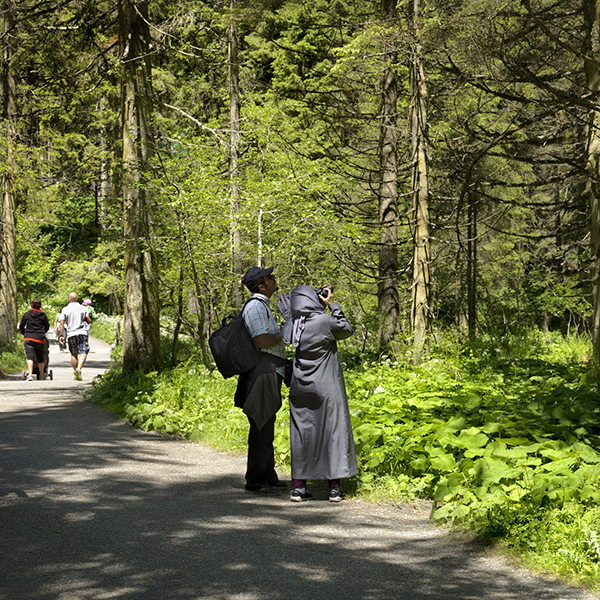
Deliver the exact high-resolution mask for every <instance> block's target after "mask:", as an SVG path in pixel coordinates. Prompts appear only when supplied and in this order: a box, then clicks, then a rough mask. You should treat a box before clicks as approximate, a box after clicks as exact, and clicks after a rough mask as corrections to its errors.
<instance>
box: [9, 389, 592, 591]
mask: <svg viewBox="0 0 600 600" xmlns="http://www.w3.org/2000/svg"><path fill="white" fill-rule="evenodd" d="M0 458H1V470H2V480H1V481H0V568H1V570H2V572H3V573H4V576H3V577H2V579H1V580H0V597H2V598H6V599H11V600H14V599H21V598H22V599H25V598H27V599H28V600H51V599H57V598H60V599H61V600H64V599H87V598H139V599H144V600H148V599H154V598H156V599H159V598H160V599H164V598H173V599H175V600H187V599H199V598H206V599H208V598H210V599H213V598H214V599H229V598H236V599H237V598H247V599H256V600H258V599H266V600H289V599H295V600H296V599H297V600H308V599H313V598H320V597H322V598H326V599H328V600H338V599H340V600H341V599H342V598H344V599H346V600H355V599H361V600H370V599H373V600H375V599H378V600H380V599H382V598H394V599H396V600H403V599H406V600H409V599H410V600H432V599H453V600H454V599H457V600H461V599H464V600H471V599H473V600H474V599H480V598H487V599H500V598H502V599H505V598H519V599H520V600H523V599H529V598H531V599H532V600H533V599H535V600H542V599H559V598H561V599H563V600H565V599H566V598H584V597H585V596H584V595H580V593H579V592H573V591H570V590H569V591H567V590H566V588H564V587H562V586H560V585H559V586H556V585H550V584H548V583H547V582H544V581H542V580H540V579H538V578H533V577H523V575H522V574H518V573H517V572H513V571H511V570H509V569H505V568H500V567H498V566H497V565H496V564H495V563H494V564H491V561H489V560H487V559H483V558H481V557H480V556H479V555H477V554H476V553H474V552H471V551H469V549H468V548H465V547H463V546H460V545H458V546H455V545H452V544H450V543H449V541H448V539H447V538H446V537H445V536H444V534H443V533H440V532H439V531H436V530H434V529H431V528H428V527H427V526H423V523H422V521H420V519H418V518H417V517H415V520H414V521H412V520H411V519H410V518H403V519H402V520H398V521H394V520H393V519H389V518H387V517H381V516H378V515H377V514H376V513H375V512H373V511H364V512H361V511H359V510H357V509H356V506H355V505H354V504H353V503H346V504H345V505H344V504H342V505H331V504H329V503H327V502H323V501H318V500H317V501H314V502H310V503H303V504H301V505H293V504H291V503H290V502H289V501H288V499H287V496H286V495H284V496H282V497H280V498H269V499H265V498H259V497H256V496H249V495H247V494H245V493H244V492H243V489H242V487H241V482H242V477H241V473H242V472H241V470H240V471H239V472H238V469H239V468H240V467H241V466H242V465H243V461H242V460H238V459H234V461H233V463H232V459H231V457H229V456H228V455H224V454H221V453H215V452H211V451H209V450H207V449H205V448H203V447H201V446H199V445H196V444H189V443H187V442H183V441H178V440H175V439H172V438H171V439H169V438H163V437H159V436H155V435H148V434H144V433H142V432H139V431H135V430H132V429H130V428H129V427H127V426H125V425H123V424H121V423H119V422H117V421H115V420H114V419H113V418H112V417H110V416H109V415H107V414H106V413H104V412H102V411H101V410H100V409H98V408H97V407H95V406H91V405H89V404H87V403H86V402H84V401H78V402H73V401H72V400H71V401H69V402H65V403H62V404H61V403H57V404H56V405H52V404H50V403H49V404H46V405H43V406H40V405H37V406H32V407H29V408H22V407H21V409H19V410H17V409H16V407H13V409H12V410H11V411H9V412H3V413H2V412H0Z"/></svg>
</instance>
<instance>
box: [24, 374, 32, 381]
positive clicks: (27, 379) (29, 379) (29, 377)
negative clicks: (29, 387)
mask: <svg viewBox="0 0 600 600" xmlns="http://www.w3.org/2000/svg"><path fill="white" fill-rule="evenodd" d="M25 381H33V377H32V376H31V375H27V377H25Z"/></svg>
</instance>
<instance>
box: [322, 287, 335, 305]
mask: <svg viewBox="0 0 600 600" xmlns="http://www.w3.org/2000/svg"><path fill="white" fill-rule="evenodd" d="M325 292H327V295H326V296H321V295H319V298H320V299H321V302H323V304H325V305H327V306H331V305H332V304H333V292H332V291H331V290H330V289H329V288H325Z"/></svg>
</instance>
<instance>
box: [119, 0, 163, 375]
mask: <svg viewBox="0 0 600 600" xmlns="http://www.w3.org/2000/svg"><path fill="white" fill-rule="evenodd" d="M147 19H148V2H147V0H137V1H136V0H121V2H120V3H119V50H120V57H121V69H122V71H121V102H122V104H121V111H122V112H121V120H122V134H123V137H122V141H123V200H124V238H125V311H124V324H123V369H124V370H125V371H126V372H132V371H134V370H136V369H143V370H144V371H146V372H148V371H153V370H156V369H158V368H159V367H160V337H159V296H158V265H157V260H156V256H155V251H154V248H153V247H152V244H153V240H152V229H153V227H152V215H151V209H150V206H149V202H148V197H147V192H146V190H147V186H146V185H145V182H144V175H145V174H147V173H148V172H149V163H150V160H151V158H152V152H153V147H152V134H151V124H150V119H151V115H152V73H151V63H150V52H151V44H150V32H149V28H148V22H147Z"/></svg>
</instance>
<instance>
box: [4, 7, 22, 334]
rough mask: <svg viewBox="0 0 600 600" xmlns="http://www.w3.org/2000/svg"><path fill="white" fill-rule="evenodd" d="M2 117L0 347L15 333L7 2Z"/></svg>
mask: <svg viewBox="0 0 600 600" xmlns="http://www.w3.org/2000/svg"><path fill="white" fill-rule="evenodd" d="M3 9H4V10H3V13H4V14H3V17H4V28H3V36H2V39H3V64H2V90H3V98H2V117H3V129H4V138H5V140H4V143H5V148H6V150H5V152H6V154H5V160H6V168H5V170H4V173H3V175H2V178H1V187H2V207H1V211H0V213H1V217H2V219H1V221H0V346H7V345H12V344H13V343H14V341H15V339H16V336H17V322H18V315H17V199H16V194H15V174H16V170H17V167H16V163H15V156H14V152H15V148H14V145H15V143H16V139H17V82H16V78H15V76H14V74H13V73H12V72H11V62H12V57H13V55H14V52H15V50H14V27H15V21H16V18H15V14H14V10H15V9H14V6H13V4H12V3H11V2H6V3H3Z"/></svg>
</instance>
